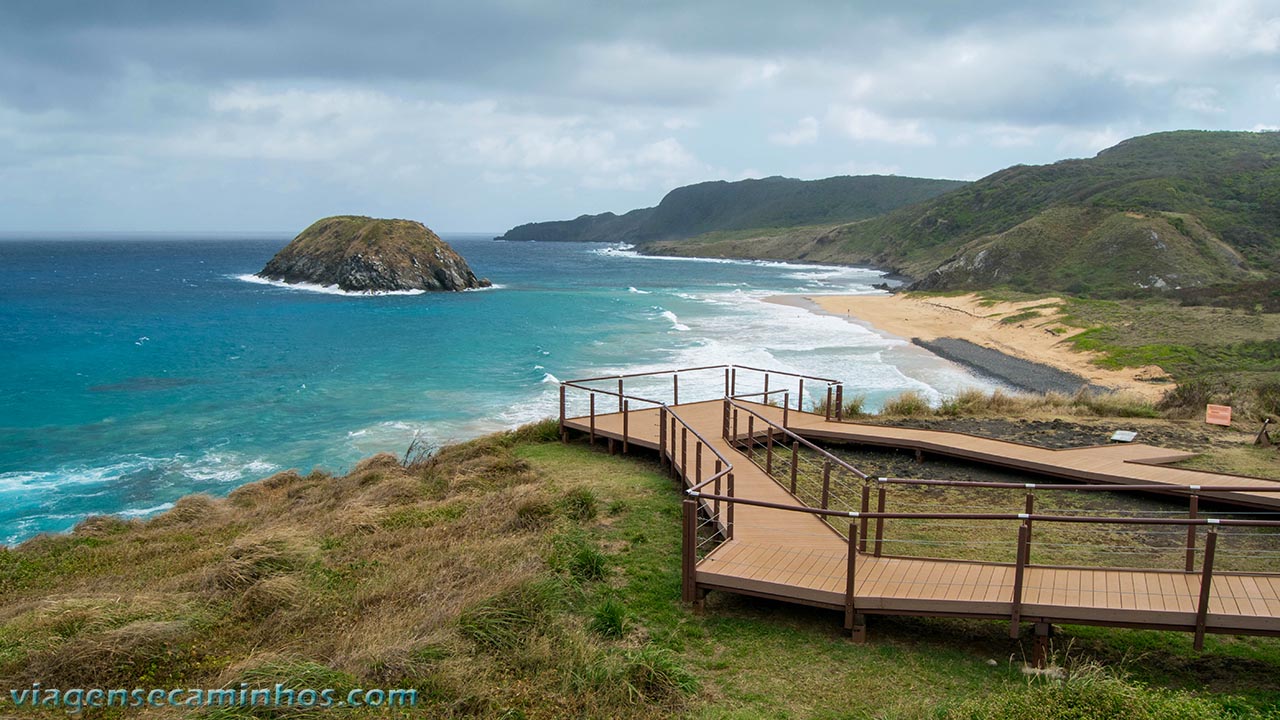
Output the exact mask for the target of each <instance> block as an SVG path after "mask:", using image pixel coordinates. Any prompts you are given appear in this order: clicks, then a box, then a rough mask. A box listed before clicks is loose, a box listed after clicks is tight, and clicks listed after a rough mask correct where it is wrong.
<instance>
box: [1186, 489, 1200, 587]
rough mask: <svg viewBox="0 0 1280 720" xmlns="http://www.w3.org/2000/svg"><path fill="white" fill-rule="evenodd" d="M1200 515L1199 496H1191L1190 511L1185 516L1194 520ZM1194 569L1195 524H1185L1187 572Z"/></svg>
mask: <svg viewBox="0 0 1280 720" xmlns="http://www.w3.org/2000/svg"><path fill="white" fill-rule="evenodd" d="M1199 516H1200V496H1199V495H1192V496H1191V512H1190V513H1188V514H1187V517H1189V518H1191V519H1192V520H1195V519H1196V518H1197V517H1199ZM1195 569H1196V526H1195V525H1188V526H1187V572H1191V571H1192V570H1195Z"/></svg>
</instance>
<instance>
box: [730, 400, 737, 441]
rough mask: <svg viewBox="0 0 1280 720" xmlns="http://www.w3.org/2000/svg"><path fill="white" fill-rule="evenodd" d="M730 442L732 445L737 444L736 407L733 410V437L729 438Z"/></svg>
mask: <svg viewBox="0 0 1280 720" xmlns="http://www.w3.org/2000/svg"><path fill="white" fill-rule="evenodd" d="M730 441H731V442H734V443H736V442H738V408H737V407H734V408H733V437H732V438H730Z"/></svg>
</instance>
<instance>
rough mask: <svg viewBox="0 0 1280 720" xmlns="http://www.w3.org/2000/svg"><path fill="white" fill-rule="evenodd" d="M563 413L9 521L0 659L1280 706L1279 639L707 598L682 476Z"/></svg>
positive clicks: (637, 690) (85, 679)
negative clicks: (561, 434) (568, 426)
mask: <svg viewBox="0 0 1280 720" xmlns="http://www.w3.org/2000/svg"><path fill="white" fill-rule="evenodd" d="M555 436H556V425H555V423H554V422H545V423H541V424H537V425H534V426H529V427H526V428H523V429H521V430H519V431H515V432H511V433H505V434H501V435H495V436H490V437H486V438H482V439H479V440H475V441H472V442H469V443H464V444H461V445H455V446H451V447H447V448H443V449H441V450H440V451H439V452H437V453H414V454H412V455H407V456H406V458H405V459H404V460H403V461H402V460H401V459H398V458H395V457H392V456H389V455H381V456H377V457H375V458H371V459H370V460H367V461H365V462H363V463H361V464H360V465H359V466H358V467H356V468H355V469H354V470H353V471H352V472H351V473H350V474H348V475H346V476H344V477H332V476H330V475H327V474H325V473H322V472H318V471H316V472H312V473H311V474H309V475H299V474H297V473H294V472H286V473H281V474H278V475H276V476H273V477H271V478H268V479H266V480H263V481H260V482H257V483H251V484H249V485H245V486H243V487H241V488H238V489H237V490H235V491H233V492H232V493H231V495H230V496H229V497H228V498H226V499H224V500H215V499H212V498H209V497H207V496H192V497H188V498H185V499H184V500H182V501H181V502H179V503H178V504H177V505H176V507H174V508H173V509H172V510H170V511H168V512H166V513H164V514H162V515H159V516H157V517H155V518H152V519H150V520H148V521H145V522H140V521H124V520H120V519H117V518H110V517H100V518H93V519H90V520H87V521H85V522H83V523H81V524H80V526H78V527H77V529H76V531H75V532H74V533H71V534H68V535H61V536H42V537H39V538H36V539H33V540H31V541H29V542H27V543H25V544H24V545H22V546H19V547H16V548H6V549H0V592H2V593H3V596H4V597H5V598H6V600H7V602H6V608H5V612H4V614H3V616H2V617H0V678H3V679H4V681H5V682H4V684H5V685H7V686H9V687H22V686H24V685H29V684H30V683H31V682H32V681H36V680H38V681H40V682H42V683H43V684H44V685H45V686H46V687H58V686H61V687H71V686H76V687H93V686H102V687H114V686H124V687H134V686H137V685H146V686H152V685H154V686H160V687H166V686H171V687H220V686H235V687H238V686H239V683H240V682H242V681H243V682H250V683H252V684H253V685H255V686H266V687H270V686H272V685H273V684H274V683H275V682H283V683H285V684H286V685H288V686H290V687H305V686H318V687H324V686H331V687H336V688H350V687H401V688H413V689H417V690H418V698H419V703H418V706H417V707H416V708H413V709H412V710H409V709H398V710H396V709H383V710H379V711H374V710H368V709H366V710H357V709H352V708H334V709H328V710H325V711H323V712H324V714H325V716H326V717H330V716H332V717H364V716H378V717H420V716H422V714H423V713H427V714H431V715H432V716H439V717H505V718H518V717H529V718H535V717H566V716H573V717H578V716H581V717H667V716H671V715H682V716H690V717H705V718H746V717H761V716H770V717H895V718H898V717H910V718H971V717H972V718H983V717H991V718H994V717H1002V718H1004V717H1012V718H1043V717H1064V718H1065V717H1071V718H1093V717H1096V718H1104V717H1121V716H1123V717H1137V718H1143V717H1150V718H1165V717H1186V718H1228V717H1229V718H1254V717H1258V718H1261V717H1277V716H1280V710H1278V709H1277V708H1278V707H1280V705H1278V704H1277V703H1278V702H1280V684H1278V683H1277V680H1276V678H1277V677H1280V674H1278V673H1277V672H1276V669H1277V666H1280V643H1277V641H1276V640H1272V639H1259V638H1233V637H1210V638H1209V640H1208V651H1207V652H1206V653H1205V654H1204V655H1197V654H1195V653H1194V652H1193V651H1192V650H1191V640H1190V638H1189V637H1188V636H1185V635H1182V634H1177V633H1158V632H1147V631H1126V630H1106V629H1096V628H1076V627H1069V628H1064V629H1063V632H1062V634H1060V635H1059V637H1058V638H1057V640H1056V641H1055V642H1056V643H1057V644H1056V645H1055V650H1056V654H1057V659H1058V661H1059V662H1060V663H1061V664H1062V665H1063V667H1064V669H1065V671H1066V673H1067V677H1066V679H1065V680H1058V679H1054V678H1038V677H1030V678H1029V677H1025V676H1023V675H1022V674H1021V672H1020V671H1019V667H1020V662H1021V660H1022V659H1023V658H1024V657H1025V656H1026V655H1027V653H1029V648H1024V647H1023V645H1022V644H1021V643H1019V642H1018V641H1013V640H1009V639H1008V637H1007V634H1006V632H1005V628H1004V626H1002V625H1000V624H999V623H982V622H971V621H963V620H936V619H934V620H931V619H918V618H876V619H875V622H874V626H873V629H872V633H873V636H872V641H871V642H870V643H868V644H866V645H856V644H853V643H850V642H849V641H848V640H847V639H846V638H845V635H844V633H843V631H842V630H841V623H840V618H839V617H838V613H832V612H827V611H820V610H815V609H810V608H803V607H798V606H792V605H786V604H777V603H772V602H768V601H763V600H757V599H752V598H747V597H741V596H735V595H728V594H720V593H713V594H712V595H711V597H710V598H709V604H708V609H707V611H706V612H705V613H704V614H695V613H693V612H692V611H691V610H690V609H689V608H686V607H684V606H682V605H681V604H680V601H679V597H680V593H679V582H680V581H679V565H680V564H679V546H680V535H679V533H680V530H679V516H680V504H679V503H680V499H679V495H678V493H677V492H676V491H675V490H674V488H673V487H672V486H671V482H670V480H669V479H668V478H667V477H666V476H665V475H664V474H663V473H662V472H661V471H660V470H659V468H658V467H657V466H656V464H655V463H654V462H653V461H652V460H645V459H643V458H637V457H610V456H608V455H607V454H605V453H604V452H603V451H602V450H600V449H597V448H592V447H589V446H587V445H585V444H581V443H573V444H569V445H562V444H560V443H558V442H554V441H553V439H554V438H555ZM295 714H297V713H296V711H293V712H288V711H276V710H269V709H262V708H259V709H253V710H248V709H230V710H228V709H218V710H209V711H205V712H203V714H199V713H198V714H196V716H197V717H209V718H223V719H227V718H250V717H289V716H293V715H295ZM26 715H27V714H26V713H24V716H26ZM29 715H30V716H31V717H65V716H66V713H65V711H63V710H61V709H57V710H54V709H50V710H45V711H35V712H31V713H29ZM125 715H126V713H122V712H116V711H110V712H101V713H97V714H96V716H98V717H123V716H125ZM149 716H151V717H178V716H183V717H186V716H191V713H188V712H184V711H181V710H178V709H160V710H156V711H153V712H151V713H150V714H149Z"/></svg>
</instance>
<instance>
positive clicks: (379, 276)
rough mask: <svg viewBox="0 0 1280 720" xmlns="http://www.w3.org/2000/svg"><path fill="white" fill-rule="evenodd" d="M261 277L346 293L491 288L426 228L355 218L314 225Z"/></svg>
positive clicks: (329, 219)
mask: <svg viewBox="0 0 1280 720" xmlns="http://www.w3.org/2000/svg"><path fill="white" fill-rule="evenodd" d="M258 277H261V278H266V279H268V280H279V281H283V282H287V283H304V282H305V283H315V284H318V285H326V286H337V287H338V288H340V289H342V290H345V291H348V292H397V291H406V290H424V291H436V290H452V291H458V290H470V289H474V288H482V287H488V286H489V285H490V284H491V283H490V282H489V281H488V280H485V279H482V278H477V277H476V275H475V273H473V272H472V271H471V268H470V267H468V266H467V261H466V260H463V259H462V256H461V255H459V254H458V253H457V252H455V251H454V249H453V248H451V247H449V244H448V243H446V242H445V241H443V240H441V239H440V236H439V235H436V234H435V233H434V232H432V231H431V229H430V228H428V227H427V226H426V225H423V224H422V223H420V222H417V221H415V220H383V219H378V218H370V217H361V216H355V215H337V216H334V217H327V218H324V219H322V220H317V221H316V222H314V223H312V225H311V227H308V228H307V229H306V230H303V231H302V232H301V233H300V234H299V235H298V236H297V237H295V238H294V239H293V241H292V242H290V243H289V244H288V245H286V246H285V247H284V249H283V250H281V251H280V252H278V253H276V256H275V257H273V258H271V261H270V262H268V263H267V265H266V267H264V268H263V269H262V272H260V273H258Z"/></svg>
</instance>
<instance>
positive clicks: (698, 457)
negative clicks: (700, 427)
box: [693, 440, 702, 485]
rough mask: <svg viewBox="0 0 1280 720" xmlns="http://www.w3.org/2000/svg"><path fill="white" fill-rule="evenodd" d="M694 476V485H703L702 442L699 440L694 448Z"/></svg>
mask: <svg viewBox="0 0 1280 720" xmlns="http://www.w3.org/2000/svg"><path fill="white" fill-rule="evenodd" d="M693 476H694V484H695V485H701V484H702V441H701V440H699V441H698V442H697V444H696V445H694V446H693Z"/></svg>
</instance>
